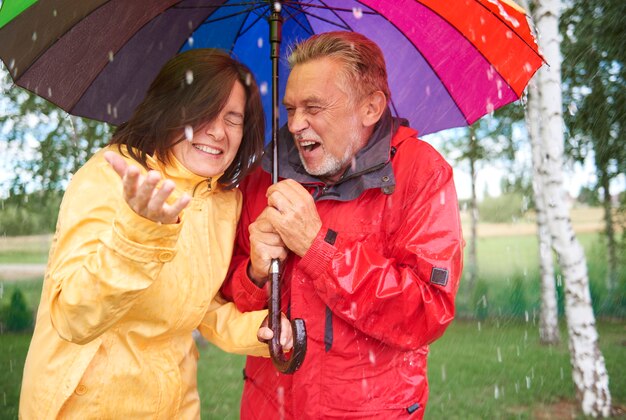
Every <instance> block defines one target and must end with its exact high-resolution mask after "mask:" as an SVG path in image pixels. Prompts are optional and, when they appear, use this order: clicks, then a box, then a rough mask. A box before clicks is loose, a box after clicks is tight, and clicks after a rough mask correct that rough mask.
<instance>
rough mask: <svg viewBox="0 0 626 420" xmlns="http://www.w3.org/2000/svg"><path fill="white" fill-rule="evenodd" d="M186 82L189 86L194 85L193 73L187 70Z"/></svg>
mask: <svg viewBox="0 0 626 420" xmlns="http://www.w3.org/2000/svg"><path fill="white" fill-rule="evenodd" d="M185 81H186V82H187V84H188V85H190V84H192V83H193V71H191V70H187V71H186V72H185Z"/></svg>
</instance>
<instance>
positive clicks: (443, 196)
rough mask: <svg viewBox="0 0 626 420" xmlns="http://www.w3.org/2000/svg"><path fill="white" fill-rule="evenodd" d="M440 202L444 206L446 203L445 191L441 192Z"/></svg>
mask: <svg viewBox="0 0 626 420" xmlns="http://www.w3.org/2000/svg"><path fill="white" fill-rule="evenodd" d="M439 204H441V205H442V206H443V205H445V204H446V193H445V191H441V192H439Z"/></svg>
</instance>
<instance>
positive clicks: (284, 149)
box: [263, 109, 408, 201]
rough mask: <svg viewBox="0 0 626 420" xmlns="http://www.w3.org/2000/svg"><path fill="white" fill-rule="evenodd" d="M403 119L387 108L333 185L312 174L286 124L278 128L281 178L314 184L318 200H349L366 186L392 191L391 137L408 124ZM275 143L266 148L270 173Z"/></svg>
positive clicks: (264, 158) (303, 183)
mask: <svg viewBox="0 0 626 420" xmlns="http://www.w3.org/2000/svg"><path fill="white" fill-rule="evenodd" d="M407 124H408V123H407V121H406V120H404V119H399V118H394V117H392V116H391V111H390V110H389V109H387V110H386V111H385V112H384V114H383V116H382V117H381V119H380V121H379V122H378V123H377V125H376V127H375V129H374V132H373V133H372V136H371V137H370V138H369V140H368V142H367V144H366V145H365V147H363V148H362V149H361V150H359V151H358V152H357V154H356V156H355V161H354V165H353V166H352V167H350V168H348V170H347V171H346V172H345V173H344V174H343V176H342V177H341V178H340V179H339V181H337V183H335V184H333V185H326V184H325V183H324V182H323V181H322V180H320V179H319V178H317V177H315V176H313V175H309V174H308V173H307V172H306V170H305V169H304V166H303V165H302V162H301V160H300V155H299V154H298V149H297V148H296V146H295V142H294V141H293V137H292V135H291V133H289V130H288V129H287V125H284V126H283V127H282V128H281V130H280V132H279V140H278V146H279V148H278V162H279V165H278V167H279V170H278V176H279V178H282V179H284V178H291V179H293V180H295V181H297V182H299V183H300V184H302V185H304V186H307V187H313V188H314V189H315V191H314V194H313V196H314V198H315V199H316V200H318V201H319V200H338V201H350V200H353V199H355V198H357V197H358V196H360V195H361V194H362V193H363V192H364V191H365V190H368V189H372V188H381V189H382V191H383V192H384V193H385V194H391V193H392V192H393V190H394V188H395V177H394V175H393V169H392V167H391V157H392V151H391V150H392V149H391V141H392V138H393V137H394V134H395V133H396V131H397V130H398V128H399V127H400V126H401V125H407ZM271 168H272V145H271V143H270V144H269V145H268V146H267V147H266V149H265V155H264V156H263V169H264V170H265V171H266V172H268V173H271Z"/></svg>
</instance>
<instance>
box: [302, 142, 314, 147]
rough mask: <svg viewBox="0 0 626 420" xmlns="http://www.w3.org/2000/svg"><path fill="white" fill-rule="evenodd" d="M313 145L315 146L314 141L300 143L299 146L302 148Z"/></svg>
mask: <svg viewBox="0 0 626 420" xmlns="http://www.w3.org/2000/svg"><path fill="white" fill-rule="evenodd" d="M314 144H315V142H314V141H303V142H300V145H301V146H302V147H307V146H313V145H314Z"/></svg>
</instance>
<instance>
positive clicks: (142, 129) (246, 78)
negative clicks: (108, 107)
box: [109, 48, 265, 189]
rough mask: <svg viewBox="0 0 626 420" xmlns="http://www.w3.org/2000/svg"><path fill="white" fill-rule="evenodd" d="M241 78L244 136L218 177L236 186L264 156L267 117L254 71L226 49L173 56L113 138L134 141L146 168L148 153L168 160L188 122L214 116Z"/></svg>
mask: <svg viewBox="0 0 626 420" xmlns="http://www.w3.org/2000/svg"><path fill="white" fill-rule="evenodd" d="M237 81H239V82H241V84H242V85H243V87H244V89H245V91H246V105H245V116H244V127H243V138H242V140H241V145H240V146H239V150H238V151H237V155H236V156H235V159H234V160H233V162H232V163H231V164H230V166H229V167H228V168H227V169H226V171H225V172H224V175H222V176H221V177H220V179H219V183H220V184H221V185H222V186H223V187H224V188H225V189H232V188H234V187H236V186H237V184H239V182H240V181H241V179H242V178H243V177H244V176H245V175H246V174H247V173H248V172H250V171H251V170H252V169H253V168H254V167H255V166H256V164H257V163H258V162H259V159H260V157H261V154H262V153H263V137H264V134H265V118H264V115H263V106H262V104H261V97H260V95H259V89H258V86H257V84H256V81H255V80H254V77H253V76H252V73H251V72H250V70H249V69H248V67H246V66H245V65H244V64H242V63H240V62H238V61H236V60H235V59H233V58H232V57H230V56H229V55H228V54H227V53H226V52H224V51H221V50H216V49H209V48H199V49H194V50H189V51H186V52H184V53H181V54H178V55H176V56H175V57H173V58H172V59H170V60H169V61H168V62H167V63H166V64H165V66H163V68H162V69H161V70H160V71H159V74H158V75H157V76H156V78H155V79H154V81H153V82H152V84H151V85H150V88H149V89H148V92H147V93H146V97H145V98H144V100H143V101H142V102H141V104H139V106H138V107H137V108H136V109H135V111H134V113H133V115H132V117H131V118H130V120H128V121H127V122H125V123H123V124H121V125H120V126H119V127H118V129H117V130H116V132H115V134H114V135H113V138H112V139H111V141H110V143H109V144H117V145H127V146H129V148H128V154H129V155H130V156H131V157H132V158H133V159H135V160H136V161H137V162H139V163H140V164H141V165H142V166H144V167H145V168H146V169H148V164H147V156H148V155H152V156H154V157H155V158H156V159H158V160H160V161H162V162H164V163H169V161H170V159H171V154H170V152H169V149H170V148H171V147H172V146H174V145H175V144H177V143H178V142H180V141H185V127H187V126H191V127H192V128H194V129H196V128H198V127H200V126H201V125H203V124H205V123H207V122H209V121H213V120H214V119H215V118H216V117H217V116H218V115H219V113H220V111H221V110H222V108H223V107H224V106H225V105H226V101H227V100H228V97H229V95H230V92H231V90H232V88H233V86H234V84H235V82H237Z"/></svg>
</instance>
